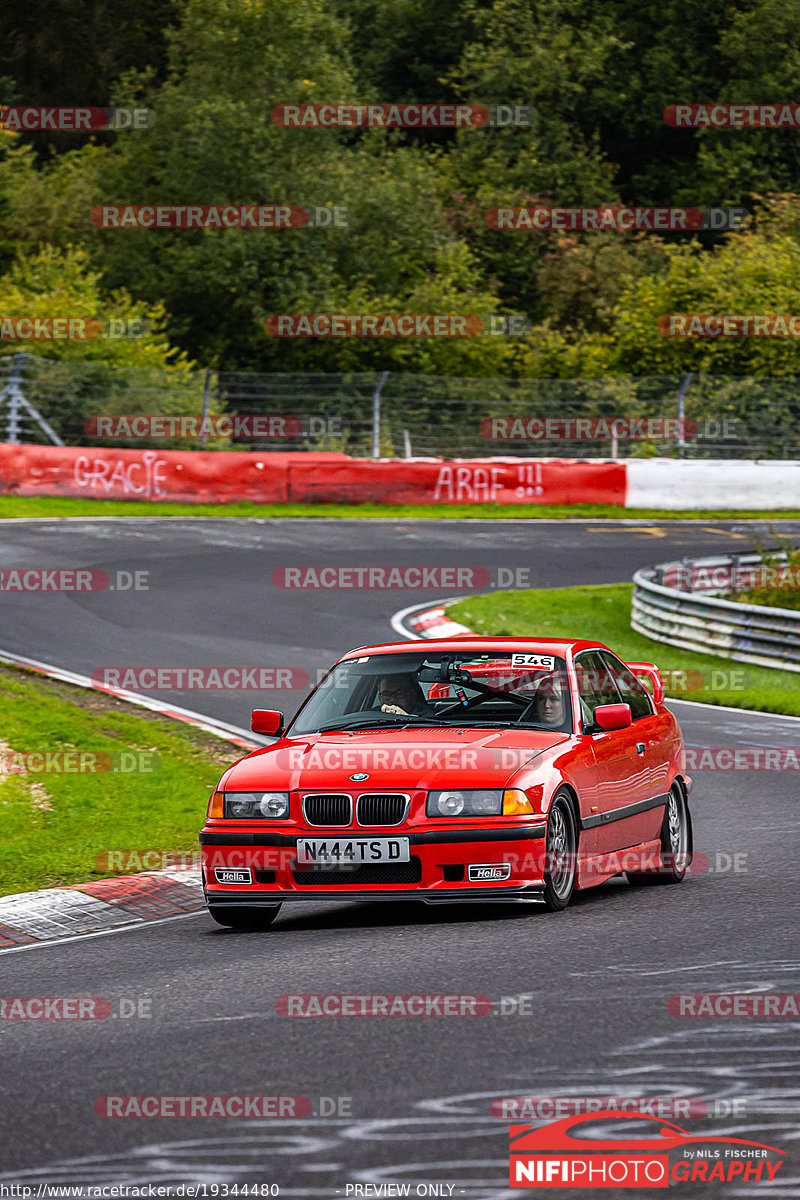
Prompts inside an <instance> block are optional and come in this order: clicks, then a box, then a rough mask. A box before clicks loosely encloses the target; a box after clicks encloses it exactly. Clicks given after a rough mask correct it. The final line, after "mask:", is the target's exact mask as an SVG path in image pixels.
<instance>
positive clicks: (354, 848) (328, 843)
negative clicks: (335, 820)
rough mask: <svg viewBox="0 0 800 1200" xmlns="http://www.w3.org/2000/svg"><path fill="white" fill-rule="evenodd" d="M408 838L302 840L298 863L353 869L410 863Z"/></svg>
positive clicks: (298, 842)
mask: <svg viewBox="0 0 800 1200" xmlns="http://www.w3.org/2000/svg"><path fill="white" fill-rule="evenodd" d="M408 846H409V842H408V838H368V837H354V838H298V839H297V861H298V863H301V864H302V865H303V866H311V865H312V864H318V863H324V864H325V866H331V865H333V866H343V867H353V866H358V865H359V864H360V863H388V862H408V861H409V858H410V855H409V849H408Z"/></svg>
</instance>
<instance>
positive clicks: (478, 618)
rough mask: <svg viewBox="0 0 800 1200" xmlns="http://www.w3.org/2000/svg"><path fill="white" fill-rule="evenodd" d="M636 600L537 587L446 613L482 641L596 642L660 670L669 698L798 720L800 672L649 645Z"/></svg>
mask: <svg viewBox="0 0 800 1200" xmlns="http://www.w3.org/2000/svg"><path fill="white" fill-rule="evenodd" d="M632 593H633V584H631V583H612V584H605V585H601V586H596V587H579V588H578V587H569V588H537V589H535V590H531V591H512V592H496V593H494V594H493V595H490V596H473V597H470V598H469V599H468V600H461V601H459V603H458V604H453V605H451V607H450V608H448V610H447V611H448V615H449V616H451V617H453V618H454V619H455V620H456V621H461V622H462V623H463V624H464V625H467V626H468V627H469V628H470V629H472V630H474V631H475V633H479V634H487V635H495V636H504V635H512V636H518V637H566V638H572V637H574V638H597V640H598V641H600V642H604V643H605V644H606V645H607V646H608V647H609V648H610V649H611V650H613V651H614V653H615V654H617V655H619V657H620V658H622V659H623V660H627V661H628V662H654V663H656V665H657V666H658V667H659V669H660V670H661V672H662V675H664V677H665V678H664V682H665V685H666V689H665V690H666V693H667V695H668V696H674V697H676V698H678V699H683V700H699V701H701V702H703V703H704V704H725V705H730V706H731V707H732V708H754V709H757V710H758V711H760V712H775V713H784V714H786V715H789V716H800V673H795V672H793V671H779V670H772V669H770V668H768V667H750V666H747V665H746V664H744V663H736V662H733V661H731V660H730V659H725V658H717V657H715V656H714V655H711V654H694V653H692V652H691V651H689V650H680V649H678V648H677V647H673V646H666V645H664V643H663V642H654V641H651V639H650V638H646V637H644V636H643V635H642V634H640V633H636V632H635V631H634V630H633V629H631V626H630V613H631V595H632Z"/></svg>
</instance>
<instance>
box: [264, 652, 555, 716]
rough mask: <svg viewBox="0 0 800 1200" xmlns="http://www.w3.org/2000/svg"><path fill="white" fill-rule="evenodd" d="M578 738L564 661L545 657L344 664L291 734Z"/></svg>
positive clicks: (496, 655)
mask: <svg viewBox="0 0 800 1200" xmlns="http://www.w3.org/2000/svg"><path fill="white" fill-rule="evenodd" d="M425 725H430V726H433V727H435V726H437V725H443V726H444V725H447V726H459V727H463V726H473V725H474V726H476V727H480V726H493V727H501V728H505V727H508V726H517V727H523V728H527V729H547V730H553V731H555V732H561V733H571V732H572V705H571V701H570V695H569V687H568V685H567V670H566V663H565V661H564V659H563V658H559V657H558V656H556V655H552V654H540V653H538V652H529V653H513V652H510V651H507V650H506V651H502V650H501V651H493V652H489V653H485V654H468V653H463V652H461V653H459V652H458V651H455V650H454V651H446V652H444V651H440V652H437V653H435V654H426V653H424V652H423V651H420V653H418V654H412V653H400V654H372V655H369V654H367V655H363V656H361V657H358V658H351V659H347V661H345V662H342V663H338V664H337V666H335V667H334V668H333V670H332V671H330V672H329V674H328V675H327V676H326V677H325V678H324V679H323V680H322V682H321V683H320V684H319V685H318V687H317V688H316V689H315V690H314V692H312V694H311V696H310V697H309V698H308V700H307V701H306V703H305V704H304V705H303V707H302V708H301V709H300V711H299V712H298V714H297V716H296V717H295V718H294V721H293V722H292V724H291V725H290V726H289V729H288V730H287V733H288V734H291V735H295V736H296V735H298V734H306V733H325V732H333V731H334V730H346V729H367V728H369V729H382V728H387V729H397V728H408V727H409V726H425Z"/></svg>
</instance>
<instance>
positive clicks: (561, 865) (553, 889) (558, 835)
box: [544, 792, 578, 912]
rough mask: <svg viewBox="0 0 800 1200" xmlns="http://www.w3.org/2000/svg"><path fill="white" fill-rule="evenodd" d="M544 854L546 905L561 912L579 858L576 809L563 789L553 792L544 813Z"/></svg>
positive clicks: (569, 893) (551, 910)
mask: <svg viewBox="0 0 800 1200" xmlns="http://www.w3.org/2000/svg"><path fill="white" fill-rule="evenodd" d="M545 858H546V865H545V872H544V904H545V908H547V909H548V911H549V912H560V911H561V909H564V908H566V907H567V905H568V904H569V902H570V900H571V899H572V893H573V891H574V889H575V874H576V867H577V858H578V830H577V826H576V824H575V812H574V810H573V807H572V805H571V804H570V802H569V800H568V799H567V797H566V795H564V793H563V792H562V793H561V794H559V795H556V796H555V798H554V799H553V803H552V804H551V805H550V812H549V813H548V815H547V842H546V853H545Z"/></svg>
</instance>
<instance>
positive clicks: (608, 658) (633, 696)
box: [602, 650, 653, 721]
mask: <svg viewBox="0 0 800 1200" xmlns="http://www.w3.org/2000/svg"><path fill="white" fill-rule="evenodd" d="M602 658H603V662H604V663H605V664H606V666H607V667H608V670H609V672H610V673H611V675H612V677H613V679H614V683H615V684H616V686H617V688H618V690H619V694H620V696H621V698H622V702H623V704H629V705H630V706H631V717H632V718H633V720H634V721H638V720H639V719H640V718H641V717H649V716H651V714H652V712H653V709H652V708H651V706H650V698H649V696H648V695H647V692H646V691H645V689H644V687H643V686H642V684H641V683H640V682H639V680H638V679H637V678H636V676H635V675H634V673H633V671H631V669H630V667H626V666H625V663H623V662H620V661H619V659H618V658H615V657H614V655H613V654H609V653H608V651H606V650H604V651H603V652H602Z"/></svg>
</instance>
